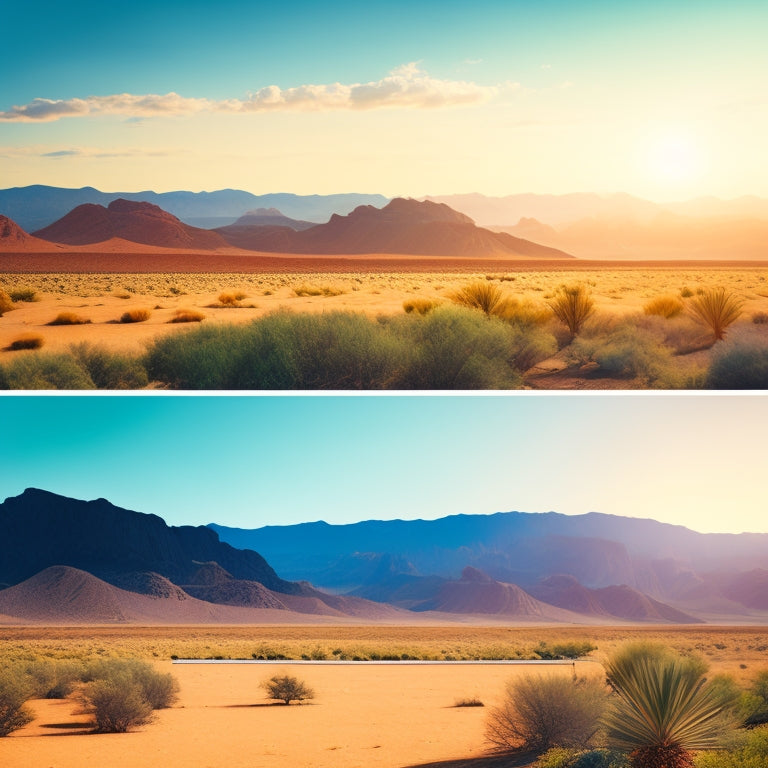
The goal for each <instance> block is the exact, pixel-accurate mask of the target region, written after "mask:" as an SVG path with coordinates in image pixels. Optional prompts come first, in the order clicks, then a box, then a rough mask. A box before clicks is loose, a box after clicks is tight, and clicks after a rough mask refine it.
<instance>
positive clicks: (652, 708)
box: [604, 646, 723, 768]
mask: <svg viewBox="0 0 768 768" xmlns="http://www.w3.org/2000/svg"><path fill="white" fill-rule="evenodd" d="M606 671H607V673H608V679H609V682H610V684H611V686H612V687H613V690H614V693H615V699H614V703H613V706H612V707H611V709H610V710H609V711H608V714H607V715H606V717H605V719H604V725H605V729H606V735H607V738H608V743H609V744H610V745H611V746H613V747H616V748H618V749H622V750H624V751H626V752H629V755H630V761H631V763H632V765H633V767H634V768H693V765H694V763H693V751H694V750H699V749H711V748H712V747H714V746H716V745H717V740H718V737H719V736H720V735H721V732H722V727H723V720H722V718H721V712H722V709H723V703H722V700H721V699H720V698H719V697H718V696H717V693H716V692H715V691H713V690H712V689H709V688H707V687H706V686H705V679H704V677H703V669H702V666H701V665H699V664H697V663H696V662H692V661H691V660H689V659H683V658H680V657H676V656H673V655H672V654H671V653H668V652H665V651H664V650H663V649H661V650H660V649H656V648H653V647H651V648H649V647H648V646H635V647H630V648H629V649H627V650H626V651H624V652H623V653H620V654H619V655H617V656H616V657H614V659H612V660H611V661H610V662H609V663H608V664H607V665H606Z"/></svg>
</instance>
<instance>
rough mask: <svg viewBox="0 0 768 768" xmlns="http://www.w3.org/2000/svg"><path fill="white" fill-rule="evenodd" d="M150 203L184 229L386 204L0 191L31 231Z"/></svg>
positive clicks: (0, 209) (223, 192) (222, 193)
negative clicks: (78, 215) (257, 213)
mask: <svg viewBox="0 0 768 768" xmlns="http://www.w3.org/2000/svg"><path fill="white" fill-rule="evenodd" d="M117 199H123V200H130V201H132V202H143V203H152V204H154V205H156V206H158V207H160V208H162V209H163V210H165V211H168V213H171V214H173V215H174V216H176V217H178V218H179V219H181V220H182V221H183V222H184V223H185V224H190V225H192V226H196V227H203V228H213V227H221V226H224V225H226V224H231V223H233V222H234V221H235V220H236V219H237V218H238V217H240V216H243V215H245V214H246V213H247V212H248V211H252V210H254V209H257V208H279V209H280V211H282V213H283V214H285V215H286V216H290V217H292V218H299V219H307V220H309V221H312V222H315V223H319V222H324V221H328V219H329V218H330V216H331V215H332V214H334V213H339V214H347V213H349V212H350V211H352V210H354V209H355V208H356V207H357V206H359V205H375V206H378V207H381V206H382V205H385V204H386V203H387V202H389V198H387V197H384V195H366V194H356V193H345V194H338V195H294V194H290V193H272V194H266V195H254V194H251V193H250V192H244V191H242V190H238V189H220V190H217V191H215V192H187V191H176V192H152V191H149V190H147V191H144V192H101V191H100V190H98V189H94V188H93V187H83V188H81V189H66V188H63V187H49V186H44V185H41V184H35V185H31V186H28V187H12V188H10V189H0V213H2V214H4V215H5V216H8V218H10V219H13V220H14V221H15V222H16V223H17V224H18V225H19V226H20V227H22V229H25V230H26V231H28V232H33V231H35V230H37V229H42V228H44V227H47V226H48V225H49V224H52V223H53V222H54V221H56V220H57V219H60V218H61V217H62V216H64V215H66V214H67V213H69V212H70V211H71V210H73V209H74V208H76V207H77V206H78V205H84V204H86V203H91V204H94V205H101V206H103V207H106V206H108V205H109V204H110V203H111V202H112V201H113V200H117Z"/></svg>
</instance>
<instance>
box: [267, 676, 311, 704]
mask: <svg viewBox="0 0 768 768" xmlns="http://www.w3.org/2000/svg"><path fill="white" fill-rule="evenodd" d="M262 687H263V688H265V689H266V691H267V697H268V698H270V699H277V700H278V701H282V702H283V704H290V703H291V702H292V701H306V700H307V699H314V698H315V692H314V691H313V690H312V689H311V688H310V687H309V686H308V685H307V684H306V683H305V682H303V681H302V680H299V679H298V678H297V677H293V676H292V675H274V676H273V677H270V678H269V680H265V681H264V682H263V683H262Z"/></svg>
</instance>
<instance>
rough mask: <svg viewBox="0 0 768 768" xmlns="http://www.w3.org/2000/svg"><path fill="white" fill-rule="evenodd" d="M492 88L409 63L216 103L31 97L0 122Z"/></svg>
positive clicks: (474, 94) (366, 102)
mask: <svg viewBox="0 0 768 768" xmlns="http://www.w3.org/2000/svg"><path fill="white" fill-rule="evenodd" d="M497 92H498V89H497V88H496V87H493V86H482V85H477V84H476V83H472V82H466V81H463V80H439V79H437V78H434V77H431V76H430V75H428V74H427V73H426V72H424V71H422V70H421V69H420V68H419V66H418V64H416V63H414V62H412V63H409V64H404V65H402V66H400V67H397V68H396V69H394V70H392V72H390V73H389V75H387V76H386V77H384V78H382V79H381V80H376V81H374V82H370V83H354V84H351V85H345V84H343V83H332V84H329V85H299V86H296V87H294V88H285V89H281V88H279V87H278V86H276V85H269V86H267V87H265V88H261V89H260V90H258V91H256V92H255V93H252V94H250V95H249V96H248V97H247V98H245V99H225V100H221V101H216V100H212V99H204V98H187V97H184V96H180V95H179V94H178V93H166V94H164V95H158V94H146V95H135V94H130V93H122V94H114V95H110V96H89V97H88V98H85V99H82V98H73V99H60V100H53V99H39V98H38V99H33V100H32V101H31V102H29V103H28V104H22V105H17V106H13V107H11V108H10V109H8V110H6V111H0V122H53V121H55V120H59V119H61V118H62V117H85V116H87V115H124V116H127V117H129V118H147V117H158V116H189V115H194V114H197V113H200V112H220V113H251V112H278V111H279V112H309V111H329V110H368V109H404V108H406V109H407V108H410V109H433V108H439V107H455V106H466V105H471V104H480V103H483V102H486V101H489V100H490V99H492V98H493V97H494V96H495V95H496V94H497Z"/></svg>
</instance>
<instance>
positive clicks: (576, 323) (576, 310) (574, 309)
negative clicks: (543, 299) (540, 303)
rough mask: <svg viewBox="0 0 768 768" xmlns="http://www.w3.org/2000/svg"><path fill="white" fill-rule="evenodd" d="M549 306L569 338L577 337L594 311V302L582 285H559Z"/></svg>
mask: <svg viewBox="0 0 768 768" xmlns="http://www.w3.org/2000/svg"><path fill="white" fill-rule="evenodd" d="M549 306H550V309H551V310H552V312H553V313H554V315H555V317H556V318H557V319H558V320H559V321H560V322H561V323H562V324H563V325H564V326H565V327H566V328H567V329H568V332H569V333H570V335H571V338H573V337H575V336H577V335H578V333H579V331H581V329H582V327H583V325H584V323H585V322H586V321H587V320H588V319H589V318H590V317H591V316H592V314H593V313H594V311H595V302H594V301H593V300H592V297H591V296H590V295H589V290H588V289H587V288H586V287H585V286H583V285H561V286H560V288H559V289H558V290H557V292H556V293H555V296H554V298H553V299H552V300H551V301H550V303H549Z"/></svg>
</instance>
